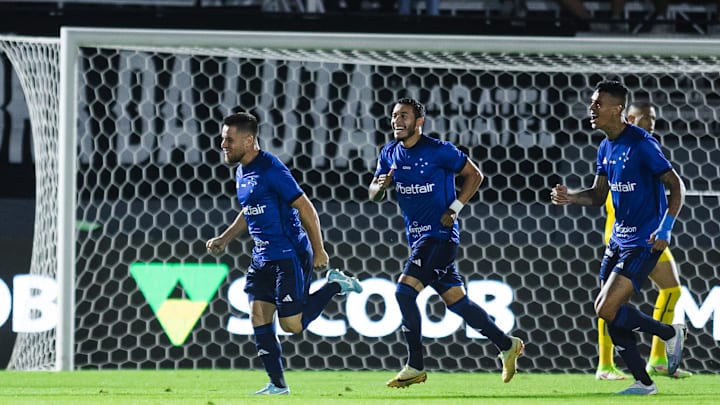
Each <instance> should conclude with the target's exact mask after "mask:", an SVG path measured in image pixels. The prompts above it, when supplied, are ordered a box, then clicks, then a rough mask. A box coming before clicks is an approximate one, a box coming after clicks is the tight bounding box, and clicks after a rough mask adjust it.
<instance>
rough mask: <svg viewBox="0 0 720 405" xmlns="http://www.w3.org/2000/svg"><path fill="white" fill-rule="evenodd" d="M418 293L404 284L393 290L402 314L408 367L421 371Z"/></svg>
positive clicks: (423, 366)
mask: <svg viewBox="0 0 720 405" xmlns="http://www.w3.org/2000/svg"><path fill="white" fill-rule="evenodd" d="M417 296H418V292H417V291H416V290H415V289H414V288H412V287H410V286H409V285H407V284H404V283H398V284H397V287H396V289H395V299H397V302H398V305H400V312H401V313H402V331H403V333H404V334H405V341H406V342H407V346H408V362H407V364H408V366H410V367H412V368H415V369H418V370H422V369H424V368H425V365H424V362H423V348H422V334H421V330H420V327H421V324H420V309H418V306H417V302H415V300H416V299H417Z"/></svg>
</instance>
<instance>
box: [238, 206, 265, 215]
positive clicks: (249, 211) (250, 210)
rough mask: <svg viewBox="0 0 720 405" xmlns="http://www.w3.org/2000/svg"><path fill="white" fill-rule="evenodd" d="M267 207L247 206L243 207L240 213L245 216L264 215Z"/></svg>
mask: <svg viewBox="0 0 720 405" xmlns="http://www.w3.org/2000/svg"><path fill="white" fill-rule="evenodd" d="M266 207H267V205H254V206H253V205H248V206H247V207H243V209H242V211H243V214H245V215H262V214H264V213H265V208H266Z"/></svg>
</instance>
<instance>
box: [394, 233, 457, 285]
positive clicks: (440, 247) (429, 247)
mask: <svg viewBox="0 0 720 405" xmlns="http://www.w3.org/2000/svg"><path fill="white" fill-rule="evenodd" d="M457 251H458V245H457V243H453V242H451V241H448V240H441V239H435V238H425V239H420V240H418V241H417V242H416V243H415V244H414V245H413V247H412V252H410V258H409V259H408V260H407V262H405V268H404V269H403V274H407V275H408V276H413V277H415V278H416V279H418V280H420V282H422V284H423V286H430V287H432V288H433V289H435V291H436V292H437V293H438V294H443V293H444V292H445V291H447V290H449V289H450V288H451V287H457V286H461V285H463V280H462V277H460V274H458V272H457V267H456V266H455V258H456V257H457Z"/></svg>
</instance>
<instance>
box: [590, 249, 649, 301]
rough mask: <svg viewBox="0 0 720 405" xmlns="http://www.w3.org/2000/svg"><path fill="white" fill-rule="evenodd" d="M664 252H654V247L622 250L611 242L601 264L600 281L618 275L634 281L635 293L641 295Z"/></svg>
mask: <svg viewBox="0 0 720 405" xmlns="http://www.w3.org/2000/svg"><path fill="white" fill-rule="evenodd" d="M661 254H662V250H660V251H656V252H653V251H652V247H650V246H648V247H632V248H621V247H620V246H618V244H617V243H616V242H615V241H613V240H610V242H609V243H608V245H607V248H606V249H605V255H604V256H603V258H602V263H600V281H605V280H607V279H608V277H610V273H618V274H620V275H621V276H624V277H627V278H629V279H630V281H632V284H633V289H634V290H635V293H636V294H637V293H639V292H640V289H641V288H642V286H643V284H644V283H645V281H647V278H648V275H649V274H650V272H651V271H652V270H653V269H654V268H655V265H656V264H657V261H658V259H659V258H660V255H661Z"/></svg>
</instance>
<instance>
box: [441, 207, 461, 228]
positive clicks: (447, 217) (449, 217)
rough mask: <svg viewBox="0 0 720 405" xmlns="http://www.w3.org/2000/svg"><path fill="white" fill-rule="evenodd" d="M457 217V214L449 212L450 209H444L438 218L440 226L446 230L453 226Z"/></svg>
mask: <svg viewBox="0 0 720 405" xmlns="http://www.w3.org/2000/svg"><path fill="white" fill-rule="evenodd" d="M457 215H458V214H457V212H455V211H453V210H451V209H450V208H448V209H446V210H445V212H443V214H442V217H440V224H441V225H442V226H444V227H446V228H449V227H451V226H453V224H454V223H455V220H456V219H457Z"/></svg>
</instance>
